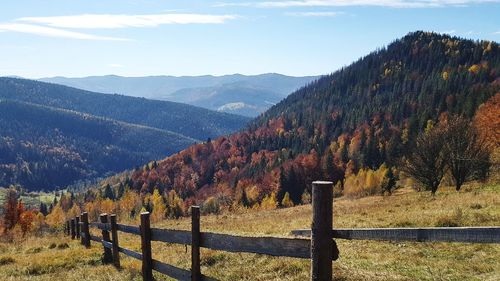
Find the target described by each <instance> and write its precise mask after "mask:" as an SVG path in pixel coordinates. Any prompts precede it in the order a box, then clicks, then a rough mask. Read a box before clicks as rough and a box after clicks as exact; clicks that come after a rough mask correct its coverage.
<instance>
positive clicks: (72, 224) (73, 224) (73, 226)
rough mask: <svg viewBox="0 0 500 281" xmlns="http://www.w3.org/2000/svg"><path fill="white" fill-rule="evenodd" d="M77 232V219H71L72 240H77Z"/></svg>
mask: <svg viewBox="0 0 500 281" xmlns="http://www.w3.org/2000/svg"><path fill="white" fill-rule="evenodd" d="M75 236H76V230H75V218H72V219H71V239H75Z"/></svg>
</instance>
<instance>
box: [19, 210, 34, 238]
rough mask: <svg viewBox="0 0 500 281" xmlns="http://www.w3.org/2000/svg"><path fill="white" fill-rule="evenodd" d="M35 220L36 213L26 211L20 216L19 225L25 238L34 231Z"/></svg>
mask: <svg viewBox="0 0 500 281" xmlns="http://www.w3.org/2000/svg"><path fill="white" fill-rule="evenodd" d="M34 220H35V213H33V211H25V212H23V213H22V214H21V215H20V216H19V222H18V223H19V225H20V226H21V231H22V233H23V236H24V235H26V233H28V232H29V231H31V230H32V229H33V221H34Z"/></svg>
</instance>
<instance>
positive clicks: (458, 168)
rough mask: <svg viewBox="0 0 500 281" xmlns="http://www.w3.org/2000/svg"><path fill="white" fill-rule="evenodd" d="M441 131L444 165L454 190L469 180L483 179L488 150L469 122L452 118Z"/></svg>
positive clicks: (486, 165) (485, 171) (487, 167)
mask: <svg viewBox="0 0 500 281" xmlns="http://www.w3.org/2000/svg"><path fill="white" fill-rule="evenodd" d="M442 127H443V128H442V130H443V131H444V132H445V146H444V149H445V155H446V164H447V166H448V168H449V169H450V174H451V176H452V178H453V181H454V183H455V188H456V190H457V191H458V190H460V188H461V187H462V185H463V184H464V183H465V182H466V181H468V180H471V179H478V178H485V177H486V175H487V173H488V170H489V167H490V165H491V164H490V159H489V155H490V152H489V149H488V146H487V144H486V143H485V141H484V140H483V139H481V138H480V137H479V134H478V133H477V131H476V129H475V128H474V127H473V126H472V125H471V123H470V121H469V120H467V119H466V118H464V117H460V116H452V117H450V118H449V119H448V122H446V123H445V124H444V125H442Z"/></svg>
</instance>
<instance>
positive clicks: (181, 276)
mask: <svg viewBox="0 0 500 281" xmlns="http://www.w3.org/2000/svg"><path fill="white" fill-rule="evenodd" d="M153 269H154V270H156V271H158V272H160V273H163V274H165V275H168V276H170V277H172V278H174V279H177V280H183V281H189V280H191V272H190V271H189V270H185V269H182V268H178V267H175V266H173V265H169V264H166V263H163V262H160V261H157V260H153Z"/></svg>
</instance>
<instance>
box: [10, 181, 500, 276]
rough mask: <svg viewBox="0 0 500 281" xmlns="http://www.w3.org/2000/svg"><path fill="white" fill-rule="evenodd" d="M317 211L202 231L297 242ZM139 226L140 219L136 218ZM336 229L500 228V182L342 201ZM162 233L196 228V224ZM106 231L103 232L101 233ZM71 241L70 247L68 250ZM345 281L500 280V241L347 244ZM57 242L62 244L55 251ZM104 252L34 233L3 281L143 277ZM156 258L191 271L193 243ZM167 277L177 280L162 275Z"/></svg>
mask: <svg viewBox="0 0 500 281" xmlns="http://www.w3.org/2000/svg"><path fill="white" fill-rule="evenodd" d="M310 218H311V206H310V205H305V206H298V207H294V208H288V209H279V210H273V211H260V212H255V211H248V212H240V213H238V214H226V215H219V216H202V218H201V227H202V231H216V232H222V233H233V234H242V235H248V236H252V235H273V236H287V235H288V233H289V232H290V231H291V230H293V229H298V228H308V227H309V226H310ZM126 223H133V222H126ZM334 225H335V226H336V227H396V226H397V227H404V226H408V227H410V226H472V225H475V226H480V225H500V185H499V184H494V185H486V186H479V185H469V186H467V187H466V188H465V189H464V190H463V191H461V192H458V193H457V192H455V191H453V190H452V189H445V190H440V191H439V192H438V194H437V195H436V196H435V197H433V196H431V195H430V194H429V193H417V192H415V191H413V190H411V189H406V188H405V189H400V190H398V191H397V192H395V194H393V195H392V196H386V197H382V196H372V197H365V198H360V199H349V198H339V199H336V200H335V202H334ZM154 226H155V227H165V228H175V229H189V228H190V219H188V218H185V219H180V220H166V221H164V222H161V223H159V224H156V225H154ZM95 234H97V233H95ZM119 235H120V244H121V245H122V246H124V247H127V248H130V249H133V250H136V251H140V241H139V238H138V237H137V236H131V235H127V234H122V233H120V234H119ZM65 243H67V244H68V247H67V248H66V247H65V246H66V245H65ZM337 243H338V246H339V249H340V258H339V260H338V261H337V262H334V264H333V267H334V272H335V279H336V280H500V245H498V244H497V245H491V244H464V243H409V242H404V243H393V242H375V241H346V240H337ZM51 244H53V245H51ZM101 254H102V247H101V246H99V245H98V244H97V243H93V246H92V248H91V249H84V248H83V247H82V246H81V245H80V244H79V243H78V242H77V241H71V240H70V239H68V238H66V237H63V236H56V237H54V236H46V237H33V238H29V239H26V240H24V241H22V242H19V243H16V244H0V276H2V280H66V281H69V280H141V276H140V263H139V262H138V261H136V260H133V259H131V258H128V257H125V256H123V255H122V256H121V257H122V267H123V268H122V269H121V270H117V269H115V268H113V267H112V266H104V265H102V264H101V261H100V259H101ZM201 256H202V259H201V261H202V272H203V273H204V274H206V275H208V276H211V277H214V278H217V279H220V280H308V279H309V270H310V269H309V267H310V262H309V261H308V260H302V259H294V258H276V257H269V256H263V255H257V254H239V253H226V252H220V251H213V250H206V249H202V253H201ZM153 258H155V259H158V260H161V261H164V262H167V263H169V264H173V265H176V266H180V267H183V268H186V269H187V268H189V264H190V250H189V247H185V246H179V245H171V244H165V243H156V242H153ZM155 277H156V278H157V280H170V279H168V278H166V277H165V276H163V275H160V274H155Z"/></svg>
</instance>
